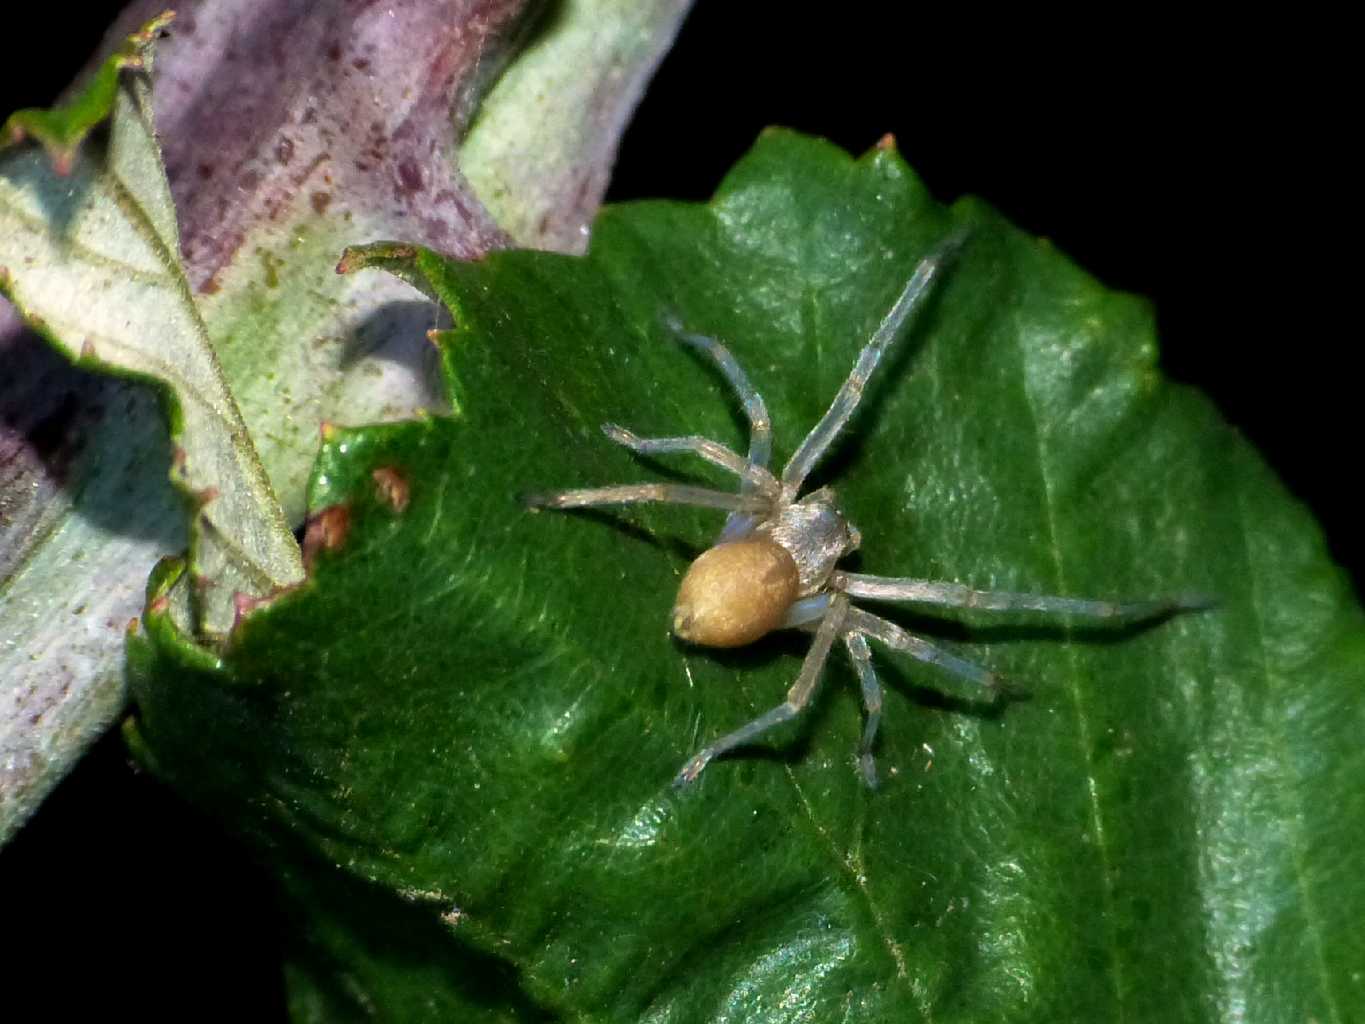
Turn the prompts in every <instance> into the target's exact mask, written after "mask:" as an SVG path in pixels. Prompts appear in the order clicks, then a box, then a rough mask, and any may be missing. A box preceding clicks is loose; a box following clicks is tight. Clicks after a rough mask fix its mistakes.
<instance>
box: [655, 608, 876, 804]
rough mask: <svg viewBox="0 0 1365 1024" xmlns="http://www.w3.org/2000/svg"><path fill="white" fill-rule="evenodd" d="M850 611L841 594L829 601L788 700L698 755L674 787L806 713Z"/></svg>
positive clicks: (688, 764) (691, 779) (679, 776)
mask: <svg viewBox="0 0 1365 1024" xmlns="http://www.w3.org/2000/svg"><path fill="white" fill-rule="evenodd" d="M849 610H850V609H849V606H848V599H847V598H845V597H844V596H843V595H842V594H836V595H834V597H833V599H832V600H831V601H830V607H829V613H828V614H827V615H826V616H825V617H824V618H823V619H821V620H820V627H819V628H818V629H817V630H816V631H815V639H814V640H812V641H811V645H810V650H809V651H807V652H806V660H805V661H803V662H802V663H801V673H800V674H799V675H798V676H797V677H796V682H795V683H793V684H792V688H791V689H790V690H788V691H787V699H786V700H785V701H783V702H782V703H781V704H779V705H777V707H775V708H773V709H772V710H770V711H766V712H764V713H763V714H761V715H759V716H758V717H757V718H755V719H754V720H753V721H752V722H749V723H748V724H747V725H742V726H740V727H739V728H738V729H736V730H735V731H734V732H732V733H729V734H727V735H725V736H722V737H721V738H720V739H718V740H716V742H715V743H712V744H711V745H710V746H709V747H707V748H706V749H704V750H702V751H701V752H699V753H698V754H696V755H695V756H694V757H693V758H692V759H691V760H689V761H688V762H687V764H685V765H683V767H682V771H680V772H678V775H677V777H676V778H675V779H674V780H673V785H674V786H685V785H687V784H688V783H689V782H693V781H695V779H696V778H697V776H698V775H700V774H701V773H702V769H704V768H705V767H706V766H707V765H708V764H710V763H711V761H712V760H713V759H714V758H716V757H718V756H719V755H721V754H724V753H725V752H727V751H729V750H733V749H734V748H735V747H738V746H742V745H743V744H745V743H748V742H749V741H750V740H752V739H754V738H755V737H756V736H759V735H762V734H763V733H765V732H767V731H768V730H769V729H771V728H772V727H773V726H775V725H781V724H782V723H783V722H789V721H791V720H792V719H793V718H795V717H796V716H797V715H799V714H800V713H801V712H802V711H804V710H805V709H806V705H807V704H809V703H810V699H811V697H812V696H814V695H815V690H816V687H817V686H818V685H819V683H820V674H821V672H822V671H823V670H824V667H825V662H826V660H828V658H829V651H830V648H831V647H832V646H834V641H835V638H836V637H838V636H839V634H840V633H841V632H842V630H843V626H844V616H845V614H846V613H847V612H848V611H849Z"/></svg>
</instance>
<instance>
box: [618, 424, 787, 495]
mask: <svg viewBox="0 0 1365 1024" xmlns="http://www.w3.org/2000/svg"><path fill="white" fill-rule="evenodd" d="M602 433H604V434H606V435H607V437H609V438H611V439H612V440H613V441H615V442H616V443H617V444H619V445H624V446H625V447H627V448H629V449H630V450H631V451H633V452H635V453H636V454H637V455H667V454H671V453H674V452H687V453H690V454H692V455H695V456H697V457H698V458H701V459H705V460H706V461H707V462H709V463H711V464H712V465H713V466H719V467H720V468H721V469H726V470H729V471H730V472H731V473H734V474H735V475H736V476H737V477H739V478H740V480H741V481H743V483H744V484H746V485H747V486H746V487H744V488H741V492H742V493H743V492H752V491H758V492H761V493H763V494H765V495H768V496H775V494H776V491H777V481H776V480H775V479H773V475H772V474H771V473H769V472H768V471H767V470H766V469H764V468H763V467H762V466H755V465H754V464H753V463H752V462H749V461H748V460H746V459H743V458H741V457H740V456H738V455H736V454H735V453H734V452H732V451H731V450H730V449H729V448H727V447H725V445H723V444H721V443H720V442H719V441H712V440H711V439H710V438H707V437H701V436H699V435H697V434H691V435H689V436H687V437H640V436H638V435H636V434H634V433H632V432H631V431H629V430H627V429H626V428H625V427H618V426H617V425H616V424H615V423H604V424H602Z"/></svg>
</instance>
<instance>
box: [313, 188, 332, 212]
mask: <svg viewBox="0 0 1365 1024" xmlns="http://www.w3.org/2000/svg"><path fill="white" fill-rule="evenodd" d="M308 202H309V203H311V204H312V206H313V212H314V213H316V214H317V215H318V216H319V217H321V216H322V215H323V214H324V213H326V212H327V207H329V206H331V205H332V193H330V192H314V193H313V194H312V195H311V196H309V197H308Z"/></svg>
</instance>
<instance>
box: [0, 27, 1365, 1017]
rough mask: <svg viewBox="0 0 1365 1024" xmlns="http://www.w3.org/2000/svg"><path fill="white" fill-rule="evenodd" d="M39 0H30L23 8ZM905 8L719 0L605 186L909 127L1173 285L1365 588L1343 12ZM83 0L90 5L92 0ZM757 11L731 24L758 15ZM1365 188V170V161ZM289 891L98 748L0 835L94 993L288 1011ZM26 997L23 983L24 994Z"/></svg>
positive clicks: (53, 75)
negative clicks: (1211, 16) (1312, 17)
mask: <svg viewBox="0 0 1365 1024" xmlns="http://www.w3.org/2000/svg"><path fill="white" fill-rule="evenodd" d="M25 6H26V7H27V6H28V5H25ZM119 6H120V5H119V4H116V3H105V4H99V3H92V4H87V5H85V8H84V13H73V10H72V8H71V7H70V6H67V5H56V4H50V5H48V8H49V9H48V10H41V9H39V10H29V11H27V12H26V17H27V18H28V19H30V26H31V28H32V29H33V31H34V32H35V33H36V34H35V35H33V36H32V37H31V38H30V39H28V40H27V41H25V42H23V43H22V44H16V40H17V39H18V32H17V30H15V29H14V28H13V26H14V22H13V20H12V19H11V15H9V14H6V16H5V17H6V21H7V25H8V26H9V34H10V36H11V41H10V45H8V46H7V47H6V62H5V63H4V66H3V68H0V76H3V77H0V113H3V112H5V111H8V110H11V109H14V108H17V107H21V106H29V105H44V104H47V103H49V102H50V101H51V99H52V98H53V96H54V95H55V94H56V92H57V91H58V90H59V89H61V88H62V87H63V86H64V85H65V84H66V82H67V81H69V79H70V78H71V76H72V74H73V73H74V72H75V71H76V69H77V68H78V67H80V66H81V65H82V64H83V63H84V61H85V60H86V59H87V57H88V56H89V54H90V53H91V51H92V50H93V49H94V48H95V46H96V45H97V43H98V41H99V39H100V37H101V36H102V35H103V31H104V28H105V26H106V25H107V24H108V23H109V21H110V20H112V17H113V15H114V13H115V12H116V11H117V10H118V8H119ZM899 6H900V5H898V4H890V3H876V2H857V0H848V2H845V3H843V4H839V5H817V4H800V3H784V4H764V3H753V4H735V3H725V2H722V0H700V2H699V4H698V5H697V8H696V9H695V10H694V12H693V15H692V16H691V18H690V20H689V22H688V23H687V24H686V25H685V27H684V29H683V32H682V34H681V36H680V38H679V41H678V44H677V46H676V47H675V49H674V50H673V52H672V53H671V54H670V56H669V57H668V58H667V59H666V61H665V63H664V65H663V66H662V68H661V69H660V71H659V74H658V76H657V78H656V79H655V82H654V85H653V87H652V89H651V90H650V92H649V94H648V95H647V96H646V98H645V100H644V102H643V103H642V105H641V108H640V110H639V112H638V114H637V116H636V119H635V121H634V123H633V125H632V127H631V128H630V130H629V131H628V132H627V134H626V137H625V139H624V142H623V145H622V149H621V154H620V160H619V164H618V168H617V174H616V177H615V179H614V185H613V188H612V192H611V196H610V198H613V199H631V198H639V197H646V196H650V197H652V196H671V197H677V198H686V199H704V198H706V197H707V196H708V195H709V193H710V192H711V191H712V189H714V187H715V186H716V185H717V184H718V182H719V181H720V179H721V177H722V176H723V174H724V173H725V171H726V169H727V168H728V167H729V166H730V165H731V164H732V163H733V162H734V161H735V160H736V159H737V158H738V157H739V156H740V155H742V154H743V153H744V151H745V150H746V149H747V148H748V147H749V146H750V145H751V144H752V142H753V140H754V138H755V136H756V135H757V133H758V132H759V130H760V129H761V128H762V127H763V126H765V125H767V124H782V125H786V126H788V127H793V128H797V129H800V130H803V131H806V132H810V133H812V134H817V135H822V136H825V137H827V138H830V139H832V140H834V141H835V142H837V143H839V144H840V145H842V146H844V147H845V148H847V149H849V150H851V151H853V152H861V151H862V150H865V149H866V148H868V147H869V146H871V145H872V144H873V143H875V142H876V141H877V139H878V138H880V137H881V136H882V135H883V134H884V133H886V132H891V133H893V134H894V135H895V136H896V138H897V140H898V142H899V146H900V149H901V152H902V153H903V154H904V156H905V158H906V160H907V161H908V162H909V163H910V165H911V166H912V167H914V168H915V169H916V170H917V171H918V172H919V173H920V174H921V175H922V176H923V177H924V179H925V180H926V182H927V183H928V185H929V187H930V189H931V190H932V191H933V192H934V193H935V195H936V196H937V197H938V198H939V199H941V200H944V201H950V200H952V199H954V198H956V197H957V196H959V195H963V194H967V193H974V194H976V195H979V196H982V197H984V198H986V199H987V200H989V201H990V202H991V203H992V204H993V205H995V206H996V207H997V208H999V209H1000V210H1001V211H1003V212H1004V214H1005V215H1006V216H1007V217H1009V218H1010V219H1012V220H1013V221H1015V222H1016V223H1017V224H1019V225H1020V226H1021V227H1023V228H1025V229H1026V230H1028V231H1030V232H1033V233H1036V234H1039V235H1045V236H1047V237H1049V238H1051V239H1052V240H1053V241H1054V242H1055V243H1056V244H1057V246H1058V247H1059V248H1061V249H1062V250H1063V251H1065V252H1067V253H1068V254H1070V255H1071V256H1072V257H1073V258H1075V259H1076V260H1077V262H1079V263H1080V264H1081V265H1082V266H1085V267H1086V268H1088V269H1089V270H1090V271H1091V272H1092V273H1094V274H1095V275H1096V276H1098V277H1099V278H1100V279H1101V280H1102V281H1104V282H1105V283H1106V284H1108V285H1110V286H1112V287H1114V288H1119V289H1123V290H1127V291H1133V292H1137V293H1140V294H1143V295H1146V296H1148V297H1150V298H1151V299H1153V301H1154V302H1155V304H1156V308H1157V313H1158V322H1159V330H1160V336H1161V346H1162V365H1163V367H1164V369H1165V371H1166V372H1167V373H1168V374H1169V375H1170V376H1172V377H1173V378H1175V379H1177V380H1180V381H1184V382H1188V383H1191V384H1194V385H1196V386H1198V387H1199V388H1201V389H1202V390H1203V391H1204V392H1206V393H1207V394H1208V395H1210V396H1211V397H1212V399H1213V400H1214V401H1215V402H1216V403H1217V404H1218V406H1219V407H1220V408H1221V409H1222V411H1223V413H1224V415H1225V416H1226V417H1227V419H1229V420H1230V421H1231V422H1232V423H1234V424H1235V425H1236V426H1238V427H1239V428H1240V429H1241V430H1242V431H1243V432H1244V433H1245V434H1246V436H1247V437H1248V438H1249V439H1250V440H1251V442H1252V443H1253V444H1254V445H1255V446H1256V447H1257V448H1258V449H1260V451H1261V452H1262V453H1263V454H1264V455H1265V457H1266V458H1267V460H1268V461H1269V462H1270V463H1271V465H1272V466H1273V467H1274V468H1275V470H1276V471H1277V472H1278V473H1279V475H1280V476H1281V478H1282V479H1283V480H1284V481H1285V483H1286V484H1287V485H1288V486H1289V488H1290V489H1291V490H1292V491H1293V492H1294V493H1295V494H1297V495H1298V496H1299V497H1300V498H1302V499H1303V500H1304V501H1306V502H1307V503H1308V504H1309V505H1310V506H1311V507H1312V509H1313V511H1314V512H1315V514H1316V515H1317V517H1318V519H1319V521H1320V522H1321V523H1322V525H1323V527H1324V529H1325V531H1326V533H1327V536H1328V538H1329V543H1330V546H1331V550H1332V552H1333V554H1334V556H1335V557H1336V559H1337V560H1338V561H1339V562H1341V563H1343V564H1344V565H1345V566H1346V567H1347V568H1348V569H1349V570H1351V571H1352V572H1353V573H1354V574H1355V578H1356V586H1357V592H1359V589H1360V582H1359V581H1360V569H1361V564H1362V552H1363V550H1365V549H1363V548H1362V541H1361V538H1360V534H1359V530H1358V529H1357V520H1358V515H1357V513H1356V506H1355V503H1354V500H1353V499H1354V487H1355V480H1354V477H1355V476H1356V474H1357V472H1358V470H1357V466H1358V464H1359V454H1358V438H1359V436H1360V430H1359V427H1358V426H1357V420H1358V416H1357V409H1358V406H1359V404H1360V399H1359V398H1358V397H1357V390H1358V388H1359V383H1358V381H1359V378H1358V376H1357V375H1356V374H1355V373H1354V364H1355V362H1356V355H1355V352H1356V349H1357V347H1358V344H1359V338H1360V328H1359V326H1358V324H1357V323H1356V322H1354V321H1348V320H1346V318H1345V316H1344V315H1343V314H1344V312H1345V310H1346V308H1347V296H1349V295H1351V294H1354V293H1355V290H1356V289H1357V288H1358V285H1357V284H1356V282H1355V281H1354V280H1350V279H1348V277H1347V273H1346V272H1343V271H1342V270H1341V269H1340V268H1341V267H1342V266H1343V265H1349V263H1350V262H1356V263H1358V257H1355V256H1351V255H1348V256H1347V257H1346V260H1345V261H1343V258H1342V255H1341V250H1343V249H1345V251H1346V252H1347V253H1349V252H1350V249H1351V248H1354V245H1353V239H1352V237H1351V229H1352V228H1354V227H1355V226H1356V224H1355V223H1353V222H1354V221H1356V220H1358V215H1357V214H1356V211H1355V209H1354V208H1353V206H1352V205H1351V203H1350V200H1349V198H1348V197H1349V196H1351V194H1352V192H1351V191H1349V190H1348V188H1349V189H1350V190H1353V189H1354V188H1355V187H1356V183H1354V182H1348V181H1347V180H1346V177H1347V175H1348V174H1349V173H1351V172H1352V171H1353V170H1354V169H1355V167H1354V164H1353V163H1351V162H1349V161H1348V160H1347V157H1346V155H1345V153H1346V148H1345V143H1344V141H1343V140H1344V139H1345V138H1347V137H1348V136H1350V135H1356V134H1358V130H1359V117H1358V114H1352V115H1350V116H1349V117H1348V116H1347V113H1346V110H1345V99H1344V85H1343V84H1342V82H1343V80H1344V75H1342V74H1341V73H1340V72H1338V71H1337V70H1336V69H1337V64H1336V58H1335V56H1334V54H1333V45H1334V44H1333V40H1334V39H1335V38H1336V37H1337V36H1339V35H1340V33H1341V32H1342V31H1343V30H1342V29H1341V28H1340V27H1333V26H1331V25H1303V24H1296V23H1294V22H1292V21H1281V22H1279V23H1277V24H1274V25H1258V24H1255V23H1240V24H1236V25H1230V24H1213V23H1211V24H1208V25H1197V24H1194V23H1192V22H1191V21H1189V20H1188V19H1185V20H1181V21H1178V22H1177V21H1159V20H1155V19H1152V18H1151V17H1150V16H1147V17H1145V18H1144V19H1142V20H1139V18H1138V16H1137V15H1136V14H1132V15H1129V16H1128V18H1127V20H1126V21H1125V20H1124V16H1123V15H1121V14H1120V15H1119V16H1117V17H1116V18H1115V19H1114V20H1111V21H1107V22H1099V21H1076V20H1073V21H1068V22H1058V23H1056V24H1044V23H1040V22H1036V21H1035V22H1030V23H1029V24H1027V25H1021V24H1002V23H998V22H996V21H995V20H994V16H993V15H987V14H985V13H981V12H978V11H973V12H970V13H969V14H966V15H963V16H960V17H949V16H944V15H943V14H942V13H940V12H929V13H923V12H917V13H916V15H915V16H914V17H913V18H903V19H900V20H897V21H894V22H890V21H887V20H886V15H885V13H884V12H885V11H886V10H887V9H890V8H893V7H899ZM78 9H79V5H78ZM737 9H742V10H744V11H745V14H746V17H745V18H744V19H743V20H742V21H737V20H736V18H735V11H736V10H737ZM1357 177H1358V172H1357ZM278 931H279V928H278V924H277V921H276V918H275V915H274V913H273V911H272V909H271V904H270V898H269V890H268V883H267V882H266V880H265V878H264V876H263V875H261V874H259V873H258V872H257V871H256V870H255V869H254V868H253V867H252V866H251V865H250V864H249V863H248V862H247V861H246V860H245V859H244V858H243V857H242V856H241V854H240V851H239V850H238V849H237V848H236V847H235V845H234V844H233V843H232V842H231V841H230V840H227V839H225V838H223V837H222V836H220V835H219V834H218V832H217V831H216V829H215V828H214V827H213V826H212V824H211V823H208V822H206V821H203V820H201V819H200V818H199V817H198V816H197V815H196V814H195V812H193V811H192V810H190V809H189V808H187V807H185V806H184V805H182V804H181V803H180V802H179V801H178V800H176V799H175V798H174V797H173V796H171V795H169V794H167V793H165V792H163V791H162V790H161V789H160V788H159V787H158V786H157V785H156V784H155V783H153V782H152V781H151V780H149V779H147V778H146V777H144V776H140V775H137V774H136V773H134V772H133V771H132V770H131V769H130V768H129V766H128V765H127V763H126V758H125V755H124V752H123V749H122V746H121V743H120V741H119V740H118V737H117V736H111V737H109V738H107V739H106V740H105V741H103V742H102V743H101V744H100V745H99V746H98V747H97V748H96V749H95V750H94V751H93V752H92V754H91V755H89V756H88V757H87V758H86V759H85V761H83V762H82V764H81V765H80V766H79V767H78V768H77V770H76V771H75V772H74V773H73V775H72V776H71V777H70V778H69V779H68V780H67V781H66V782H65V783H63V785H62V786H61V787H60V788H59V789H58V791H57V792H56V793H55V794H54V795H53V796H52V797H51V798H50V800H49V801H48V802H47V804H46V805H45V806H44V807H43V808H42V809H41V811H40V812H39V813H38V815H37V816H36V817H35V819H34V820H33V821H32V822H31V823H30V824H29V825H28V827H27V828H26V829H25V830H24V831H23V832H22V833H21V834H20V835H19V836H18V837H17V838H16V839H15V840H14V841H13V842H12V844H11V845H10V846H9V847H8V848H6V849H4V850H3V851H0V944H4V945H12V946H13V947H14V948H12V949H6V950H4V952H3V954H0V963H3V964H4V974H5V976H6V978H7V980H17V979H21V978H31V979H32V980H33V981H34V982H35V994H40V993H41V991H42V989H41V987H40V986H38V984H37V980H38V975H39V973H42V974H44V975H49V976H50V974H51V972H52V970H53V969H54V968H55V967H58V966H59V967H60V968H61V970H62V971H63V972H64V975H65V978H66V987H65V988H64V989H63V994H64V995H65V996H66V998H68V999H69V1000H70V1006H71V1008H73V1009H74V1008H75V1007H76V1006H78V1005H85V1006H90V1007H98V1006H104V1007H106V1008H108V1009H110V1010H112V1009H113V1008H114V1007H118V1006H120V1005H122V1006H125V1007H126V1006H135V1007H136V1008H137V1010H136V1012H137V1013H138V1014H139V1015H140V1016H141V1017H142V1018H143V1019H144V1020H160V1019H166V1020H171V1019H177V1020H178V1019H181V1018H182V1017H183V1016H185V1015H186V1013H187V1011H189V1012H190V1015H192V1016H195V1017H196V1018H197V1019H205V1018H204V1017H203V1016H202V1014H203V1012H205V1011H206V1010H207V1012H208V1013H209V1015H210V1016H216V1017H217V1018H218V1019H225V1020H239V1019H249V1020H261V1021H269V1020H275V1019H283V1009H282V1005H283V990H282V986H281V983H280V980H279V978H278V976H277V966H276V965H277V962H278V950H279V940H278ZM7 987H8V986H7Z"/></svg>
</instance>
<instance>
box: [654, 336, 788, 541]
mask: <svg viewBox="0 0 1365 1024" xmlns="http://www.w3.org/2000/svg"><path fill="white" fill-rule="evenodd" d="M664 324H665V326H667V327H668V329H669V330H670V331H672V332H673V334H674V336H675V337H677V339H678V341H680V342H682V343H683V344H684V345H690V346H692V347H693V348H695V349H700V350H701V351H703V352H705V353H706V354H707V355H708V356H710V357H711V360H712V361H713V362H714V363H715V364H716V365H717V366H718V367H719V368H720V371H721V373H723V374H725V379H726V380H728V381H729V382H730V386H731V387H732V388H734V391H735V395H736V396H737V397H738V398H739V401H740V404H741V405H743V406H744V414H745V416H747V417H748V418H749V464H750V465H751V466H754V467H756V468H758V469H761V470H764V471H765V472H766V470H767V468H768V461H769V460H770V459H771V458H772V453H773V422H772V420H771V419H769V418H768V406H767V405H766V404H765V403H764V401H763V396H762V395H760V394H759V393H758V391H757V390H756V389H755V388H754V386H753V384H751V383H750V382H749V377H748V374H746V373H745V372H744V368H743V367H741V366H740V365H739V361H738V360H737V359H735V357H734V356H733V355H731V353H730V350H729V349H728V348H726V347H725V346H724V345H722V344H721V343H720V342H719V341H717V340H716V339H715V338H708V337H707V336H706V335H704V334H692V333H691V332H689V331H686V330H684V329H683V325H682V323H681V322H680V321H679V320H678V318H677V317H675V316H671V315H670V316H665V317H664ZM767 476H768V479H771V474H767ZM739 489H740V492H741V493H747V492H748V491H751V490H757V489H759V488H758V486H757V485H756V484H755V483H753V482H752V481H751V480H750V478H749V477H747V476H746V477H742V478H741V482H740V486H739ZM754 521H755V520H754V517H753V516H751V515H746V514H745V513H743V512H732V513H731V514H730V516H729V518H727V519H726V520H725V527H724V529H722V530H721V532H720V536H719V537H717V538H716V543H717V544H724V543H725V542H726V541H732V540H739V539H740V538H742V537H747V536H748V535H749V534H750V533H751V532H752V531H753V528H754Z"/></svg>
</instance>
